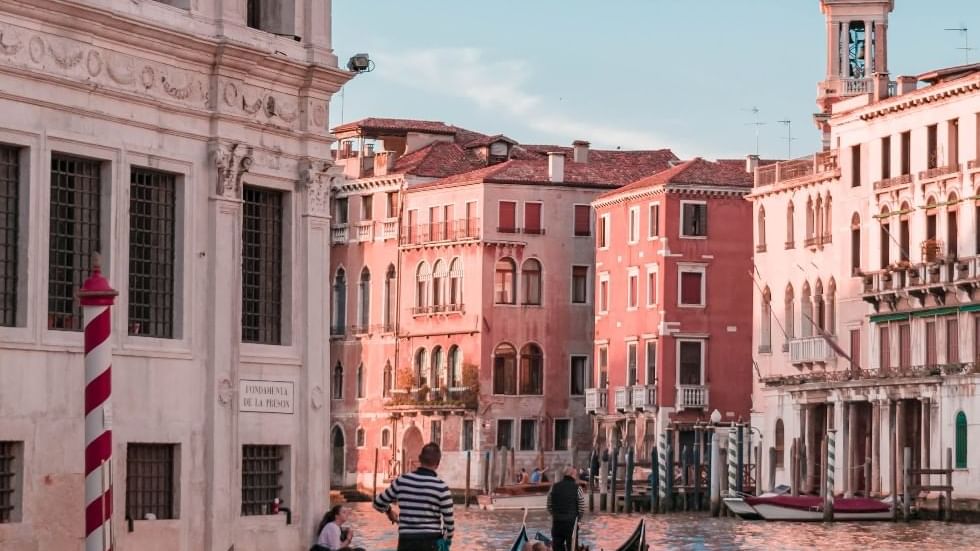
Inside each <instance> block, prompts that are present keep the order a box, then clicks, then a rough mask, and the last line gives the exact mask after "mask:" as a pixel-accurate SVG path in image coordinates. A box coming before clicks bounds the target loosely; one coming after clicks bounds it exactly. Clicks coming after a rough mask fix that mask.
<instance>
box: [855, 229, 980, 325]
mask: <svg viewBox="0 0 980 551" xmlns="http://www.w3.org/2000/svg"><path fill="white" fill-rule="evenodd" d="M942 250H943V245H942V242H940V241H936V240H929V241H927V242H926V243H923V250H922V256H923V258H931V259H932V260H931V261H927V262H921V263H918V264H912V263H909V262H908V261H902V262H900V263H897V264H895V265H893V266H890V267H888V268H886V269H884V270H878V271H875V272H870V273H868V272H865V273H864V289H863V292H862V294H863V298H864V301H865V302H868V303H871V304H872V305H873V306H874V307H875V309H876V311H877V310H878V308H879V306H880V303H882V302H885V303H886V304H888V305H889V306H890V307H891V308H892V309H893V310H894V308H895V305H896V304H897V302H898V299H899V298H903V297H908V298H915V299H919V304H920V305H922V303H923V302H922V301H923V300H924V299H925V297H926V295H932V296H933V297H934V298H935V300H936V302H938V303H939V304H945V301H946V294H947V293H950V292H956V291H964V292H966V293H967V295H969V296H970V297H971V300H972V299H973V298H972V297H973V294H974V291H975V290H976V289H977V288H978V287H980V257H977V256H973V257H966V258H949V257H946V255H944V254H943V252H942Z"/></svg>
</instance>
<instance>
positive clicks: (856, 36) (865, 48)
mask: <svg viewBox="0 0 980 551" xmlns="http://www.w3.org/2000/svg"><path fill="white" fill-rule="evenodd" d="M894 8H895V1H894V0H820V11H822V12H823V14H824V18H825V19H826V21H827V73H826V75H825V77H824V80H823V81H822V82H820V84H819V86H818V89H817V106H818V107H819V108H820V112H818V113H816V114H815V115H814V117H813V118H814V121H815V122H816V123H817V126H818V127H820V129H821V130H823V132H824V140H825V142H826V141H827V140H829V136H830V128H829V126H828V121H829V119H830V108H831V106H832V105H833V104H834V103H836V102H838V101H840V100H842V99H845V98H849V97H852V96H857V95H861V94H868V93H871V92H872V91H873V89H874V80H875V77H876V76H878V77H879V78H880V77H884V78H887V75H888V50H887V41H886V36H887V34H888V14H889V13H891V11H892V10H893V9H894ZM824 145H825V147H826V146H827V145H829V144H827V143H825V144H824Z"/></svg>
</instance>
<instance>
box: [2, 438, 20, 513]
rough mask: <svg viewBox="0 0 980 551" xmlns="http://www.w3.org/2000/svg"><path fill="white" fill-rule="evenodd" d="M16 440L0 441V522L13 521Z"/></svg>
mask: <svg viewBox="0 0 980 551" xmlns="http://www.w3.org/2000/svg"><path fill="white" fill-rule="evenodd" d="M17 444H18V443H17V442H0V524H2V523H5V522H11V521H13V520H14V519H13V515H14V492H15V490H16V488H15V487H14V483H15V479H16V476H17V472H16V468H17V467H16V461H17V457H16V452H17Z"/></svg>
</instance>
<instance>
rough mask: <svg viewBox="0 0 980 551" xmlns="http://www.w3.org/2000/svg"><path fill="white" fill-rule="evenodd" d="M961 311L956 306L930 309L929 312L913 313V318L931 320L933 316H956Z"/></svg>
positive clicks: (919, 311)
mask: <svg viewBox="0 0 980 551" xmlns="http://www.w3.org/2000/svg"><path fill="white" fill-rule="evenodd" d="M959 311H960V309H959V308H957V307H956V306H947V307H945V308H930V309H929V310H917V311H915V312H912V317H913V318H931V317H933V316H955V315H956V313H957V312H959Z"/></svg>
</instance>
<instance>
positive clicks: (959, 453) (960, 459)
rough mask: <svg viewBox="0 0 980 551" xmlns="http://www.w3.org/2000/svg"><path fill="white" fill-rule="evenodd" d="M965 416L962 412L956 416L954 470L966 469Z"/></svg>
mask: <svg viewBox="0 0 980 551" xmlns="http://www.w3.org/2000/svg"><path fill="white" fill-rule="evenodd" d="M966 431H967V424H966V414H965V413H963V412H962V411H961V412H959V413H957V414H956V468H957V469H965V468H966V449H967V434H966Z"/></svg>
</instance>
